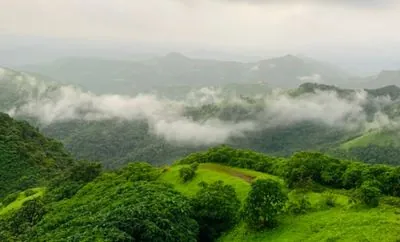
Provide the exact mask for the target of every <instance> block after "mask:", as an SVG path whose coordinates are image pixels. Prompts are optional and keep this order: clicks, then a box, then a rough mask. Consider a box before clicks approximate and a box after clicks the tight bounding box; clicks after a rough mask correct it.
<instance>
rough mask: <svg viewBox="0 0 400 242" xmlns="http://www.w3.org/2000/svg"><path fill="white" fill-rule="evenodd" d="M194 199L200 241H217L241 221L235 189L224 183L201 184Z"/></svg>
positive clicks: (193, 204)
mask: <svg viewBox="0 0 400 242" xmlns="http://www.w3.org/2000/svg"><path fill="white" fill-rule="evenodd" d="M199 185H200V186H201V189H200V190H199V191H198V192H197V193H196V195H195V196H194V197H193V198H192V206H193V211H194V216H195V219H196V221H197V222H198V224H199V227H200V233H199V237H198V240H199V241H215V240H216V239H217V238H218V237H219V236H220V235H221V234H222V232H225V231H227V230H229V229H231V228H232V227H233V226H234V225H235V224H236V223H237V222H238V219H239V210H240V201H239V199H238V198H237V196H236V192H235V189H234V188H233V187H232V186H230V185H224V183H223V181H217V182H214V183H211V184H207V183H201V184H199Z"/></svg>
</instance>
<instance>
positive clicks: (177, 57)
mask: <svg viewBox="0 0 400 242" xmlns="http://www.w3.org/2000/svg"><path fill="white" fill-rule="evenodd" d="M164 58H165V59H174V60H182V59H184V60H187V59H189V57H187V56H184V55H183V54H182V53H179V52H170V53H168V54H166V55H165V56H164Z"/></svg>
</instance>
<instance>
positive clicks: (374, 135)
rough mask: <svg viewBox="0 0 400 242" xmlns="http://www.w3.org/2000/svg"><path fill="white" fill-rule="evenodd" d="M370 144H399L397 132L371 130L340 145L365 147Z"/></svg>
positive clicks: (342, 146)
mask: <svg viewBox="0 0 400 242" xmlns="http://www.w3.org/2000/svg"><path fill="white" fill-rule="evenodd" d="M370 144H374V145H381V146H386V145H395V146H400V141H399V139H398V135H397V132H396V133H393V132H388V131H371V132H368V133H366V134H364V135H362V136H359V137H357V138H355V139H352V140H350V141H347V142H345V143H343V144H341V145H340V148H342V149H350V148H352V147H365V146H368V145H370Z"/></svg>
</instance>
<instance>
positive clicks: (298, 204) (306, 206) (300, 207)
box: [286, 195, 311, 214]
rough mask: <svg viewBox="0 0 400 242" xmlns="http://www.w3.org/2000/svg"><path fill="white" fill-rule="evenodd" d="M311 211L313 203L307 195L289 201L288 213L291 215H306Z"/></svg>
mask: <svg viewBox="0 0 400 242" xmlns="http://www.w3.org/2000/svg"><path fill="white" fill-rule="evenodd" d="M310 209H311V203H310V202H309V201H308V198H307V196H306V195H301V196H295V197H293V198H292V199H290V200H289V202H288V204H287V207H286V211H287V212H288V213H291V214H305V213H307V211H309V210H310Z"/></svg>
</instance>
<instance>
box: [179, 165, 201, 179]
mask: <svg viewBox="0 0 400 242" xmlns="http://www.w3.org/2000/svg"><path fill="white" fill-rule="evenodd" d="M198 167H199V163H197V162H195V163H192V164H191V165H190V166H189V167H182V168H181V169H179V177H180V178H181V179H182V181H183V182H188V181H191V180H192V179H193V178H194V176H195V175H196V170H197V168H198Z"/></svg>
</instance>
